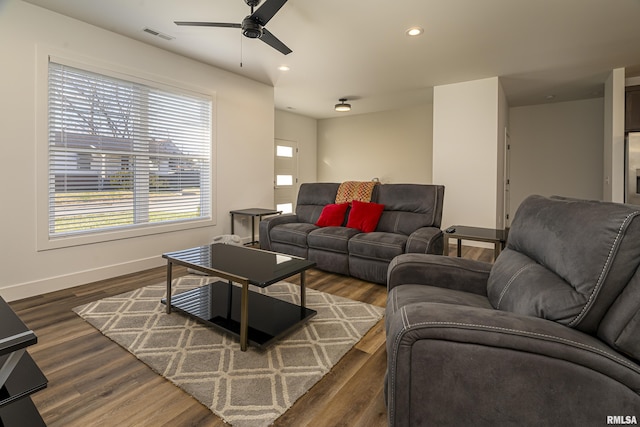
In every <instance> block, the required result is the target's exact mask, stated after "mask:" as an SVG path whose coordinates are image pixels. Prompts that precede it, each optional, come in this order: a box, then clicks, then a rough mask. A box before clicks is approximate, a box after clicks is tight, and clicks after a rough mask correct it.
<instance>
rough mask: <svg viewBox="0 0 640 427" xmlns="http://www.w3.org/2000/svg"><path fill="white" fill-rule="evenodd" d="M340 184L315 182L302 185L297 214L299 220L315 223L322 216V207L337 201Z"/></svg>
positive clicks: (299, 192) (299, 191)
mask: <svg viewBox="0 0 640 427" xmlns="http://www.w3.org/2000/svg"><path fill="white" fill-rule="evenodd" d="M339 186H340V184H338V183H333V182H313V183H304V184H301V185H300V189H299V190H298V201H297V203H296V214H297V215H298V221H300V222H308V223H310V224H315V223H316V222H318V219H319V218H320V214H321V213H322V209H323V208H324V207H325V206H326V205H329V204H332V203H335V201H336V193H337V192H338V187H339Z"/></svg>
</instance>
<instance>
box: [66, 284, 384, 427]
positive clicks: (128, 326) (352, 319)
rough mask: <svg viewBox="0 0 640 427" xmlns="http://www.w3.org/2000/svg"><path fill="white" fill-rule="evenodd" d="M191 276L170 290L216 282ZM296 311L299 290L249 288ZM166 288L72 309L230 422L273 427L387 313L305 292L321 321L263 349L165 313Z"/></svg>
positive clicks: (288, 286)
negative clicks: (244, 346) (292, 305)
mask: <svg viewBox="0 0 640 427" xmlns="http://www.w3.org/2000/svg"><path fill="white" fill-rule="evenodd" d="M215 280H220V279H217V278H214V277H207V276H198V275H189V276H184V277H181V278H178V279H176V280H175V281H174V283H173V294H174V295H175V294H177V293H180V292H184V291H186V290H189V289H193V288H196V287H199V286H203V285H204V284H206V283H209V282H211V281H215ZM251 290H252V291H255V292H260V293H264V294H267V295H270V296H272V297H275V298H279V299H283V300H286V301H289V302H292V303H295V304H299V303H300V298H299V297H300V287H299V286H296V285H294V284H291V283H287V282H279V283H276V284H274V285H271V286H268V287H266V288H264V289H262V288H257V287H251ZM165 293H166V283H159V284H157V285H153V286H147V287H144V288H140V289H137V290H135V291H131V292H127V293H124V294H121V295H117V296H114V297H109V298H105V299H102V300H99V301H95V302H92V303H89V304H86V305H83V306H80V307H76V308H74V309H73V310H74V311H75V312H76V313H77V314H78V315H79V316H81V317H82V318H83V319H84V320H86V321H87V322H88V323H90V324H91V325H93V326H94V327H95V328H96V329H98V330H99V331H100V332H102V333H103V334H104V335H105V336H107V337H109V338H110V339H111V340H113V341H115V342H116V343H118V344H119V345H120V346H122V347H124V348H125V349H127V350H128V351H129V352H131V353H132V354H133V355H134V356H136V357H137V358H138V359H140V360H141V361H142V362H144V363H145V364H147V365H148V366H149V367H150V368H151V369H153V370H154V371H155V372H157V373H158V374H160V375H162V376H163V377H165V378H166V379H168V380H169V381H171V382H173V383H174V384H176V385H177V386H178V387H180V388H182V389H183V390H184V391H186V392H187V393H189V394H190V395H192V396H193V397H194V398H195V399H197V400H198V401H200V402H201V403H202V404H203V405H205V406H206V407H208V408H209V409H210V410H211V411H212V412H213V413H214V414H216V415H218V416H219V417H220V418H222V419H223V420H224V421H226V422H227V423H230V424H232V425H234V426H239V427H244V426H247V427H253V426H266V425H270V424H272V423H273V422H274V421H275V420H276V419H277V418H278V417H279V416H280V415H282V414H283V413H284V412H285V411H286V410H287V409H288V408H290V407H291V405H293V403H294V402H295V401H296V400H298V399H299V398H300V397H301V396H302V395H304V394H305V393H306V392H307V391H308V390H309V389H310V388H311V387H312V386H313V385H314V384H315V383H317V382H318V381H319V380H320V379H321V378H322V377H323V376H324V375H326V374H327V373H328V372H329V371H330V370H331V368H332V367H333V366H334V365H335V364H336V363H337V362H338V361H339V360H340V359H341V358H342V357H343V356H344V355H345V354H346V353H347V351H349V350H350V349H351V348H352V347H353V346H354V345H355V344H356V343H357V342H358V341H359V340H360V339H361V338H362V337H363V336H364V334H366V333H367V331H368V330H369V329H371V327H373V326H374V325H375V324H376V322H377V321H378V320H379V319H381V318H382V315H383V312H384V309H383V308H381V307H376V306H373V305H370V304H365V303H362V302H359V301H353V300H350V299H347V298H342V297H338V296H334V295H331V294H327V293H324V292H319V291H316V290H313V289H309V288H307V289H306V298H307V303H306V305H307V307H309V308H312V309H314V310H317V312H318V314H317V315H316V316H315V317H312V318H311V319H310V320H308V321H307V323H305V324H303V325H301V326H300V327H299V328H297V329H295V330H294V331H292V332H291V333H290V334H289V335H287V336H285V337H283V338H281V339H280V340H276V341H275V342H274V343H273V344H271V345H270V346H269V347H267V348H266V349H259V348H256V347H254V346H251V345H249V347H248V349H247V351H246V352H243V351H240V344H239V339H238V338H236V337H234V336H232V335H228V334H226V333H224V332H221V331H219V330H217V329H214V328H211V327H207V326H205V325H203V324H202V323H199V322H197V321H195V320H193V319H191V318H190V317H187V316H186V315H183V314H181V313H178V312H173V313H171V314H169V315H168V314H166V312H165V306H164V304H161V303H160V299H161V298H163V297H164V296H165Z"/></svg>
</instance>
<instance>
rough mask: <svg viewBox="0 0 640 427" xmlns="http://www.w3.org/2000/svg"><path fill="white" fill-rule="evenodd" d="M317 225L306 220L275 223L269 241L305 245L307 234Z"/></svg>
mask: <svg viewBox="0 0 640 427" xmlns="http://www.w3.org/2000/svg"><path fill="white" fill-rule="evenodd" d="M318 228H319V227H318V226H317V225H314V224H309V223H306V222H294V223H290V224H280V225H276V226H275V227H273V228H272V229H271V241H273V242H277V243H286V244H289V245H295V246H300V247H304V248H306V247H307V235H308V234H309V233H310V232H312V231H313V230H317V229H318Z"/></svg>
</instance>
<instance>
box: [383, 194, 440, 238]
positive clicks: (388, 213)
mask: <svg viewBox="0 0 640 427" xmlns="http://www.w3.org/2000/svg"><path fill="white" fill-rule="evenodd" d="M377 190H378V191H377V200H374V201H375V202H377V203H381V204H383V205H384V211H383V212H382V216H381V217H380V220H379V221H378V227H377V228H376V231H384V232H388V233H400V234H405V235H407V236H408V235H410V234H411V233H413V232H414V231H416V230H417V229H418V228H420V227H437V228H440V222H441V220H442V201H443V199H444V186H442V185H422V184H383V185H379V186H377Z"/></svg>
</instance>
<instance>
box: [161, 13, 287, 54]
mask: <svg viewBox="0 0 640 427" xmlns="http://www.w3.org/2000/svg"><path fill="white" fill-rule="evenodd" d="M261 1H262V0H244V2H245V3H246V4H247V5H248V6H250V7H251V15H249V16H247V17H245V18H244V19H243V20H242V24H230V23H226V22H190V21H174V22H175V23H176V25H185V26H193V27H224V28H241V29H242V34H243V35H244V36H245V37H248V38H250V39H260V40H262V41H263V42H265V43H266V44H268V45H269V46H271V47H272V48H274V49H276V50H278V51H280V52H282V53H283V54H285V55H288V54H290V53H291V52H292V50H291V49H289V48H288V47H287V46H286V45H285V44H284V43H282V42H281V41H280V40H278V38H277V37H276V36H274V35H273V34H271V33H270V32H269V31H268V30H267V29H266V28H264V26H265V25H267V22H269V20H271V18H273V16H274V15H275V14H276V13H277V12H278V11H279V10H280V8H281V7H282V6H284V4H285V3H286V2H287V0H266V1H265V2H264V4H263V5H262V6H261V7H260V8H259V9H258V10H256V11H255V12H254V11H253V8H254V7H256V6H258V5H259V4H260V2H261Z"/></svg>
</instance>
